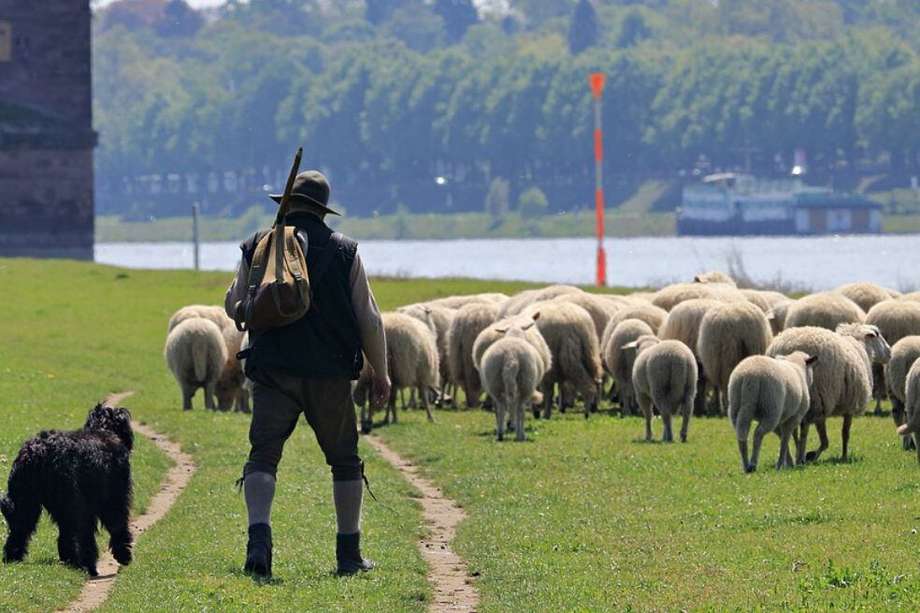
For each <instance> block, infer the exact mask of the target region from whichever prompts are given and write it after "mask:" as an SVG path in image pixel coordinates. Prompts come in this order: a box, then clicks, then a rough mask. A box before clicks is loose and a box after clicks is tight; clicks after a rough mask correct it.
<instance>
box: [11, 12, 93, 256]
mask: <svg viewBox="0 0 920 613" xmlns="http://www.w3.org/2000/svg"><path fill="white" fill-rule="evenodd" d="M91 19H92V15H91V13H90V8H89V0H0V256H30V257H67V258H79V259H92V257H93V212H94V211H93V148H94V147H95V145H96V133H95V132H94V131H93V115H92V83H91Z"/></svg>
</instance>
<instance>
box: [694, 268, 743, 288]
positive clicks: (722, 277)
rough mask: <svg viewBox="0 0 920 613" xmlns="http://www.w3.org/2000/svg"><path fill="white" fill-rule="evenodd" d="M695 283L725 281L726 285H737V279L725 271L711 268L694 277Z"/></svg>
mask: <svg viewBox="0 0 920 613" xmlns="http://www.w3.org/2000/svg"><path fill="white" fill-rule="evenodd" d="M693 282H694V283H724V284H726V285H736V283H735V280H734V279H732V278H731V277H730V276H728V275H727V274H725V273H724V272H721V271H718V270H711V271H709V272H702V273H700V274H698V275H696V276H695V277H693Z"/></svg>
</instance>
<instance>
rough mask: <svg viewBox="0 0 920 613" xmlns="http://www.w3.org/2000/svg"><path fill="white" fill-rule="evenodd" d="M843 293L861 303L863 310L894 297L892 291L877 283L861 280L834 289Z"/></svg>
mask: <svg viewBox="0 0 920 613" xmlns="http://www.w3.org/2000/svg"><path fill="white" fill-rule="evenodd" d="M834 291H835V292H837V293H838V294H842V295H844V296H846V297H847V298H849V299H850V300H852V301H853V302H855V303H856V304H858V305H859V308H861V309H862V310H863V311H867V312H868V311H869V309H871V308H872V307H874V306H875V305H876V304H878V303H879V302H883V301H885V300H889V299H891V298H892V291H893V290H889V289H886V288H884V287H882V286H880V285H876V284H875V283H869V282H868V281H860V282H858V283H847V284H846V285H841V286H840V287H838V288H837V289H835V290H834Z"/></svg>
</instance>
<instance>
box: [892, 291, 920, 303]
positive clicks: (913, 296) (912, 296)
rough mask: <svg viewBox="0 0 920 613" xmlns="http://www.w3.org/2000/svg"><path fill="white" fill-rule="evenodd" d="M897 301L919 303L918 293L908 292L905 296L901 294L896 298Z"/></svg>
mask: <svg viewBox="0 0 920 613" xmlns="http://www.w3.org/2000/svg"><path fill="white" fill-rule="evenodd" d="M897 299H898V300H912V301H914V302H920V292H909V293H907V294H901V295H900V296H898V297H897Z"/></svg>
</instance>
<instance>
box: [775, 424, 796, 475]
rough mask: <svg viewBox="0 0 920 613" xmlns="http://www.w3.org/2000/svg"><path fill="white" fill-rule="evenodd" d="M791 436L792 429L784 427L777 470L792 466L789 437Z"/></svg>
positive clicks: (780, 439)
mask: <svg viewBox="0 0 920 613" xmlns="http://www.w3.org/2000/svg"><path fill="white" fill-rule="evenodd" d="M793 427H794V426H793ZM791 435H792V428H790V427H789V426H785V425H784V426H783V428H782V431H781V432H780V435H779V459H778V460H777V461H776V470H782V469H783V468H786V467H788V466H792V463H791V461H790V458H789V437H790V436H791Z"/></svg>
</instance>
